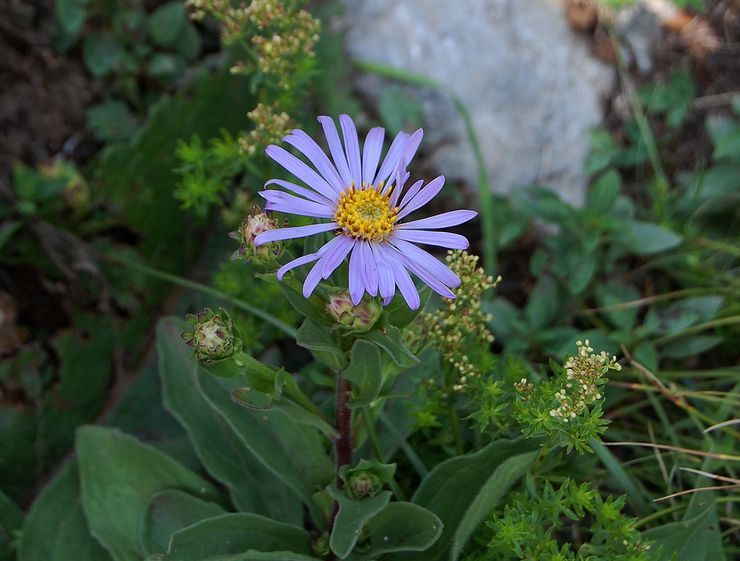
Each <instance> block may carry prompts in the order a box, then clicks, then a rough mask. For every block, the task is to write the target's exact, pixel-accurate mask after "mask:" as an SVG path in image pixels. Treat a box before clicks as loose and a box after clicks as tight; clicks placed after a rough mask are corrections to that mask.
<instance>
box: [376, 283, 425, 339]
mask: <svg viewBox="0 0 740 561" xmlns="http://www.w3.org/2000/svg"><path fill="white" fill-rule="evenodd" d="M431 295H432V291H431V289H430V288H429V287H428V286H424V287H423V288H422V289H421V290H419V299H420V300H421V303H420V305H419V307H418V308H417V309H416V310H412V309H411V308H409V305H408V304H407V303H406V300H404V299H403V298H402V297H400V296H396V297H395V298H393V301H392V302H391V303H390V304H388V306H386V308H385V317H386V321H387V322H388V323H389V324H391V325H395V326H396V327H398V328H400V329H403V328H404V327H406V326H407V325H408V324H410V323H411V322H412V321H414V320H415V319H416V318H417V316H418V315H419V314H420V313H421V312H422V311H424V308H426V305H427V302H429V297H430V296H431Z"/></svg>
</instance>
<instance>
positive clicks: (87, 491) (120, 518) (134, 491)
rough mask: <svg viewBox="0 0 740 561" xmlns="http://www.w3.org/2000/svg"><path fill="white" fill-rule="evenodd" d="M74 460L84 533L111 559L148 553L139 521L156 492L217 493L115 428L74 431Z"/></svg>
mask: <svg viewBox="0 0 740 561" xmlns="http://www.w3.org/2000/svg"><path fill="white" fill-rule="evenodd" d="M77 458H78V461H79V469H80V483H81V489H82V493H81V497H82V508H83V510H84V512H85V517H86V518H87V520H88V524H89V525H90V533H91V534H92V535H93V536H94V537H95V538H97V539H98V541H100V543H102V544H103V545H104V546H105V547H106V549H108V551H109V552H110V553H111V555H112V557H113V559H114V560H115V561H139V560H140V559H141V558H142V557H145V556H146V555H147V553H149V552H148V551H146V549H145V547H144V545H143V543H142V541H143V540H142V536H141V532H142V529H143V528H142V525H143V521H144V520H145V517H146V513H147V508H148V506H149V502H150V501H151V499H152V497H153V496H154V495H155V494H157V493H158V492H159V491H162V490H164V489H180V490H183V491H186V492H189V493H190V494H192V495H194V496H198V497H202V498H204V499H207V500H218V497H219V493H218V491H217V490H216V488H215V487H213V486H212V485H211V484H210V483H208V482H207V481H206V480H204V479H203V478H201V477H200V476H198V475H196V474H195V473H193V472H191V471H189V470H188V469H186V468H185V467H183V466H182V465H181V464H179V463H178V462H176V461H175V460H173V459H172V458H170V457H169V456H167V455H165V454H163V453H162V452H160V451H159V450H157V449H156V448H152V447H151V446H148V445H146V444H143V443H141V442H139V441H138V440H136V439H135V438H133V437H131V436H128V435H125V434H123V433H121V432H120V431H118V430H115V429H109V428H104V427H99V426H86V427H82V428H80V429H78V431H77ZM112 513H115V516H112V515H111V514H112Z"/></svg>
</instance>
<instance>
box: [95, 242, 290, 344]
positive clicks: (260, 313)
mask: <svg viewBox="0 0 740 561" xmlns="http://www.w3.org/2000/svg"><path fill="white" fill-rule="evenodd" d="M103 257H105V259H107V260H108V261H111V262H112V263H116V264H118V265H122V266H124V267H128V268H129V269H133V270H135V271H138V272H140V273H144V274H145V275H149V276H151V277H154V278H157V279H160V280H163V281H165V282H169V283H172V284H174V285H177V286H181V287H183V288H188V289H190V290H197V291H198V292H202V293H203V294H208V295H210V296H213V297H214V298H218V299H219V300H222V301H224V302H228V303H229V304H231V305H232V306H234V307H235V308H239V309H240V310H243V311H245V312H247V313H248V314H251V315H253V316H255V317H258V318H260V319H262V320H264V321H265V322H267V323H269V324H270V325H272V326H273V327H276V328H277V329H279V330H280V331H282V332H283V333H285V334H286V335H287V336H288V337H291V338H293V339H295V338H296V336H297V334H298V331H297V330H296V329H295V328H294V327H292V326H290V325H288V324H287V323H285V322H284V321H282V320H280V319H278V318H276V317H275V316H273V315H272V314H270V313H269V312H266V311H264V310H261V309H260V308H257V307H255V306H252V305H251V304H247V303H246V302H243V301H242V300H239V299H237V298H234V297H233V296H229V295H228V294H225V293H223V292H221V291H220V290H216V289H215V288H211V287H210V286H206V285H204V284H200V283H198V282H195V281H191V280H189V279H185V278H182V277H179V276H177V275H172V274H170V273H165V272H164V271H160V270H158V269H154V268H153V267H149V266H148V265H143V264H141V263H137V262H135V261H131V260H130V259H127V258H125V257H121V256H120V255H112V254H107V255H104V256H103Z"/></svg>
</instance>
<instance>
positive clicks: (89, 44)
mask: <svg viewBox="0 0 740 561" xmlns="http://www.w3.org/2000/svg"><path fill="white" fill-rule="evenodd" d="M124 55H125V53H124V51H123V47H121V45H120V43H118V42H117V41H116V40H115V39H113V38H112V37H111V36H110V35H109V34H107V33H96V34H92V35H88V36H87V37H85V40H84V41H83V43H82V57H83V59H84V61H85V65H86V66H87V68H88V70H90V73H91V74H92V75H93V76H105V75H107V74H109V73H111V72H112V71H113V70H115V69H116V67H117V66H118V65H119V64H120V62H121V61H122V60H123V57H124Z"/></svg>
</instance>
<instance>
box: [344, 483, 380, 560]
mask: <svg viewBox="0 0 740 561" xmlns="http://www.w3.org/2000/svg"><path fill="white" fill-rule="evenodd" d="M329 493H330V494H331V496H332V498H333V499H334V500H335V501H337V503H338V504H339V510H338V511H337V515H336V518H335V519H334V527H333V528H332V531H331V536H330V538H329V547H331V550H332V551H333V552H334V553H335V554H336V555H337V556H338V557H339V558H340V559H344V558H345V557H347V556H348V555H349V554H350V553H351V552H352V549H353V548H354V547H355V544H357V540H358V539H359V538H360V532H361V531H362V528H363V527H364V526H365V525H366V524H367V523H368V521H369V520H370V519H371V518H372V517H373V516H375V515H376V514H378V513H379V512H380V511H381V510H383V509H384V508H385V507H386V506H388V503H389V502H390V500H391V492H390V491H381V492H380V493H378V494H377V495H375V496H374V497H367V498H364V499H352V498H350V497H348V496H347V495H345V494H344V493H343V492H342V491H340V490H338V489H337V488H336V487H332V488H330V489H329Z"/></svg>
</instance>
